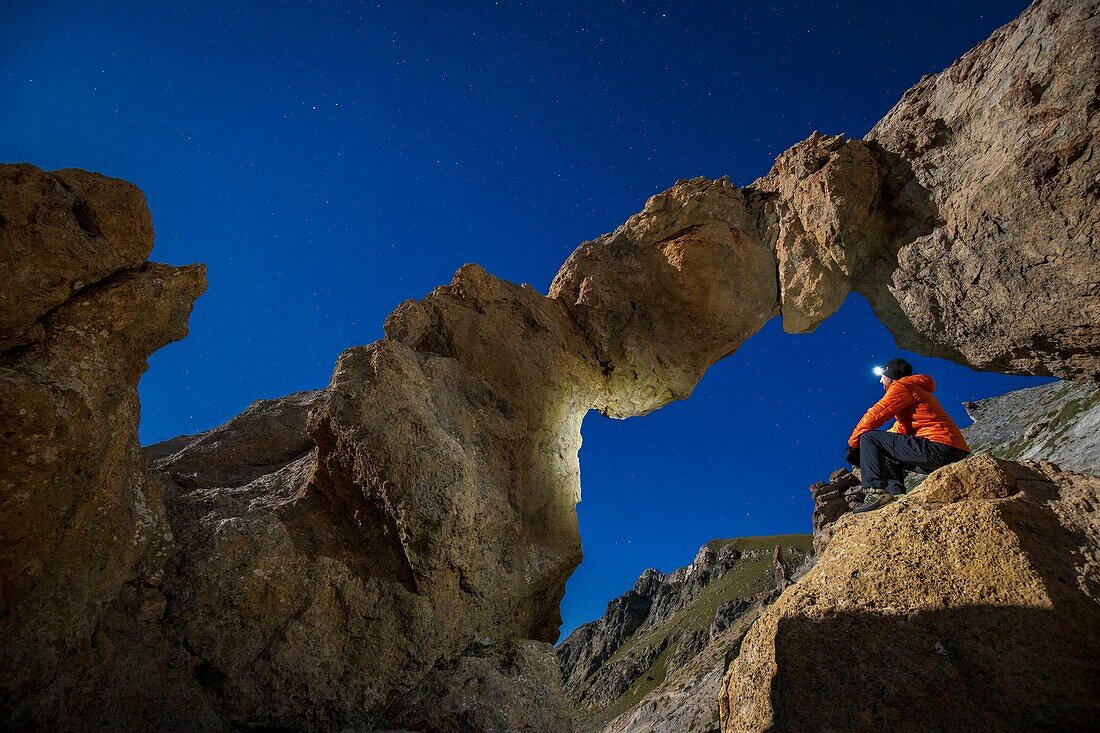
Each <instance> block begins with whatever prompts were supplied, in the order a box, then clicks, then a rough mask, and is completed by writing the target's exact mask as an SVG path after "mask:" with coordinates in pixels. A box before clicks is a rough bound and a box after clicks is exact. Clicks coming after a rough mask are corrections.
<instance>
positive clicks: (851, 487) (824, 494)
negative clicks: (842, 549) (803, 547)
mask: <svg viewBox="0 0 1100 733" xmlns="http://www.w3.org/2000/svg"><path fill="white" fill-rule="evenodd" d="M856 470H857V471H858V470H859V469H858V468H857V469H856ZM810 493H812V494H813V497H814V512H813V517H812V519H811V522H812V524H813V529H814V554H815V555H820V554H821V552H822V550H824V549H825V546H826V545H828V544H829V540H830V539H832V537H833V528H834V527H835V526H836V521H837V520H838V519H840V518H841V516H843V515H845V514H847V513H848V512H849V511H851V510H852V509H855V508H856V507H857V506H859V505H860V504H862V503H863V491H862V490H861V489H860V486H859V476H858V475H856V474H854V473H852V472H850V471H849V470H848V469H846V468H838V469H837V470H835V471H833V472H832V474H830V475H829V480H828V481H819V482H817V483H816V484H814V485H812V486H811V487H810Z"/></svg>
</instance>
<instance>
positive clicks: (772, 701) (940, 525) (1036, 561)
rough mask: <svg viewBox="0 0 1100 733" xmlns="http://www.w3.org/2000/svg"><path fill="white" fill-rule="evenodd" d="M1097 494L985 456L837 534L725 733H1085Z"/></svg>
mask: <svg viewBox="0 0 1100 733" xmlns="http://www.w3.org/2000/svg"><path fill="white" fill-rule="evenodd" d="M1097 507H1100V479H1098V478H1095V477H1086V476H1083V475H1080V474H1071V473H1067V472H1063V471H1061V470H1059V469H1058V468H1057V467H1055V466H1053V465H1052V464H1049V463H1031V464H1023V465H1022V464H1017V463H1012V462H1008V461H1002V460H1000V459H997V458H994V457H992V456H990V455H988V454H985V455H977V456H973V457H971V458H967V459H965V460H963V461H961V462H959V463H956V464H952V465H951V466H948V467H946V468H943V469H940V470H939V471H936V472H935V473H933V474H932V475H931V476H930V477H929V478H928V479H926V480H925V482H924V483H923V484H922V485H921V486H920V487H919V488H918V489H917V490H916V491H915V492H914V493H913V494H912V495H911V496H907V497H906V498H903V499H901V500H900V501H897V502H895V503H893V504H890V505H888V506H886V507H884V508H882V509H879V510H877V511H874V512H869V513H867V514H849V515H846V516H844V517H842V518H841V519H840V521H839V522H838V524H837V527H836V529H835V532H834V535H833V538H832V541H831V542H830V543H829V545H828V547H827V548H826V549H825V552H824V554H823V555H822V556H821V558H820V559H819V560H818V561H817V563H816V565H814V567H813V569H812V570H810V571H809V573H807V574H806V575H805V576H804V577H803V578H802V579H801V580H800V581H799V582H798V583H796V584H795V585H793V586H791V587H790V588H789V589H788V590H787V591H786V592H785V593H784V594H783V595H782V596H780V598H779V600H778V601H776V603H775V604H774V605H773V606H772V607H771V608H769V609H767V610H766V611H765V612H764V614H763V615H762V616H761V618H760V620H759V621H758V622H757V623H756V624H754V625H753V627H752V629H750V631H749V632H748V634H747V635H746V637H745V639H744V641H743V643H742V645H741V647H740V653H739V655H738V656H737V658H736V660H735V661H734V662H733V664H732V665H731V666H730V669H729V671H728V673H727V674H726V677H725V681H724V687H723V689H722V694H721V698H720V701H721V709H722V730H723V731H724V732H726V733H728V732H731V731H762V730H856V731H864V730H866V731H877V730H979V729H980V730H1086V729H1088V728H1090V727H1091V726H1092V724H1093V723H1092V722H1090V721H1093V722H1094V721H1095V720H1097V716H1098V715H1100V700H1098V699H1097V697H1096V695H1095V694H1093V690H1092V688H1091V680H1093V679H1095V678H1096V675H1097V674H1098V673H1100V637H1098V636H1097V634H1096V629H1097V628H1098V624H1100V563H1098V561H1097V548H1098V547H1100V513H1098V512H1097Z"/></svg>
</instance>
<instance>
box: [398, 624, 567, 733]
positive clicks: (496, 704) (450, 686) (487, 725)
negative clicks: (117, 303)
mask: <svg viewBox="0 0 1100 733" xmlns="http://www.w3.org/2000/svg"><path fill="white" fill-rule="evenodd" d="M486 651H488V650H486ZM557 671H558V665H557V659H556V658H555V657H554V650H553V648H552V647H551V646H550V645H549V644H542V643H539V642H534V641H526V642H519V643H517V644H515V645H514V646H513V647H512V648H510V649H508V650H506V651H504V652H496V653H494V654H488V653H484V654H479V653H477V652H476V651H474V652H473V653H471V654H467V655H466V656H464V657H462V658H461V659H460V660H458V661H457V662H454V663H453V666H452V665H451V664H446V663H445V664H442V665H439V666H438V668H437V669H436V670H433V671H432V672H431V673H429V675H428V677H427V680H426V681H425V682H424V683H423V684H422V685H421V686H420V688H419V689H418V690H417V691H416V692H414V693H411V694H409V695H406V696H405V697H403V698H401V699H400V700H399V701H398V703H397V707H399V708H400V709H401V710H402V712H401V713H400V714H399V715H398V716H396V718H394V720H393V721H392V723H391V724H392V725H400V726H402V727H403V728H407V729H409V730H415V731H426V732H429V731H430V733H469V732H470V731H479V733H549V732H550V731H568V730H571V729H572V726H573V721H572V718H571V715H572V713H571V711H570V709H569V706H568V705H567V704H566V702H565V698H563V697H562V696H560V695H552V694H547V689H546V680H550V679H553V678H554V676H555V675H556V674H557Z"/></svg>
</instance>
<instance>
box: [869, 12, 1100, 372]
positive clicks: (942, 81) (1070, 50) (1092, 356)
mask: <svg viewBox="0 0 1100 733" xmlns="http://www.w3.org/2000/svg"><path fill="white" fill-rule="evenodd" d="M1098 137H1100V14H1098V3H1097V2H1096V0H1051V1H1041V2H1036V3H1034V4H1033V5H1032V6H1031V7H1030V8H1028V9H1027V10H1026V11H1025V12H1024V13H1023V14H1022V15H1021V16H1020V17H1019V18H1018V19H1017V20H1015V21H1013V22H1012V23H1010V24H1009V25H1007V26H1005V27H1004V28H1001V29H1000V30H998V31H997V32H996V33H994V34H993V36H992V37H991V38H989V39H988V40H987V41H985V42H984V43H982V44H980V45H979V46H978V47H976V48H975V49H974V50H972V51H970V52H969V53H967V54H966V55H965V56H963V57H962V58H961V59H959V60H958V61H956V62H955V63H954V64H952V65H951V67H950V68H949V69H947V70H946V71H944V72H943V73H941V74H937V75H936V76H932V77H925V78H924V79H922V80H921V82H920V83H918V84H917V85H916V86H915V87H913V88H912V89H910V90H909V91H908V92H906V94H905V96H904V97H902V100H901V101H900V102H899V103H898V104H897V106H895V107H894V109H893V110H891V111H890V113H889V114H887V115H886V117H885V118H883V120H882V121H881V122H879V123H878V124H877V125H876V126H875V128H874V129H873V130H872V131H871V133H870V134H869V135H868V137H867V140H868V143H869V144H871V145H872V146H875V147H879V146H881V148H882V149H883V150H884V151H886V153H887V154H888V155H894V156H898V157H899V162H898V165H897V166H895V167H894V169H892V170H891V171H889V172H888V174H887V178H888V179H889V178H890V177H897V176H898V175H899V173H900V172H901V171H900V170H899V168H904V174H905V175H909V173H910V170H911V173H912V176H913V178H912V180H911V181H909V182H908V183H906V184H905V186H904V188H902V189H901V191H900V192H899V195H912V196H916V195H918V192H919V195H920V196H928V197H929V199H930V202H931V203H932V205H933V207H934V210H935V218H936V221H935V226H934V228H933V229H932V230H931V231H930V232H928V233H925V234H922V235H921V236H919V237H917V238H916V239H914V240H913V241H912V242H911V243H909V244H907V245H905V246H904V247H902V248H901V249H900V250H899V251H898V252H897V265H896V268H895V269H894V270H893V272H892V274H891V276H890V277H889V278H885V279H882V278H875V279H864V278H861V279H860V281H859V282H858V283H856V287H857V289H859V290H860V291H861V292H863V293H864V294H865V295H867V297H868V299H869V300H870V301H871V304H872V306H873V307H874V309H875V312H876V313H877V314H878V316H879V318H881V319H882V320H883V322H884V323H885V324H886V325H887V327H888V328H890V330H891V332H892V333H893V334H894V336H895V338H897V339H898V343H899V345H900V346H903V347H906V348H915V349H918V350H920V351H921V352H922V353H927V354H931V355H935V356H943V357H946V358H953V359H955V360H957V361H962V362H964V363H967V364H970V365H971V366H974V367H977V368H981V369H995V370H997V371H1003V372H1014V373H1032V374H1053V375H1057V376H1062V377H1073V378H1081V377H1083V376H1091V377H1092V378H1093V379H1097V378H1100V364H1098V358H1097V357H1098V354H1100V242H1098V241H1097V231H1098V230H1100V206H1098V203H1100V155H1098V154H1097V151H1096V146H1097V143H1098V140H1097V138H1098Z"/></svg>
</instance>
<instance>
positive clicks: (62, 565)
mask: <svg viewBox="0 0 1100 733" xmlns="http://www.w3.org/2000/svg"><path fill="white" fill-rule="evenodd" d="M152 246H153V232H152V228H151V226H150V223H149V214H148V211H147V209H146V208H145V199H144V196H142V194H141V192H140V191H138V190H137V189H136V188H135V187H134V186H132V185H130V184H128V183H125V182H123V181H118V180H114V179H109V178H104V177H102V176H97V175H93V174H89V173H85V172H84V171H75V170H66V171H57V172H56V173H44V172H43V171H40V170H38V169H37V168H34V167H33V166H26V165H20V166H3V167H0V264H2V269H3V271H4V273H5V281H4V286H3V295H4V297H3V299H2V300H0V341H2V342H3V343H4V344H5V346H6V348H4V350H3V351H2V352H0V429H2V432H3V436H4V439H3V443H2V448H0V502H2V507H3V511H2V512H0V588H2V593H0V599H2V600H0V603H2V606H3V608H2V612H0V689H2V690H3V700H4V717H5V718H7V719H8V722H9V723H12V722H16V723H18V724H21V725H27V724H29V723H30V722H32V721H36V720H37V721H41V720H44V719H45V716H44V715H43V713H44V711H46V710H50V709H58V711H59V713H60V715H62V716H64V715H69V714H73V715H76V716H78V717H81V716H82V713H81V712H80V711H81V709H82V708H83V706H85V705H87V704H89V701H90V700H94V699H95V697H96V696H97V695H102V696H103V697H104V698H106V702H108V703H110V702H114V701H115V696H116V695H117V694H122V693H121V687H124V686H125V684H126V683H128V682H132V681H133V680H134V678H135V677H140V675H141V671H140V670H139V669H138V668H137V667H136V666H131V665H130V664H129V662H132V661H135V660H134V657H131V656H130V655H135V656H136V657H140V652H138V651H135V649H134V645H133V644H131V643H130V641H131V639H130V638H129V636H128V633H125V632H123V633H117V632H118V629H119V627H120V626H133V625H141V624H145V623H150V624H155V623H156V619H157V613H158V611H157V604H158V603H160V602H161V601H160V599H159V597H158V594H157V592H156V590H155V588H156V587H157V586H158V585H159V583H160V582H161V580H162V578H163V573H164V570H163V567H164V560H165V555H166V553H167V551H168V546H169V540H170V534H169V531H168V526H167V521H166V518H165V512H164V504H163V501H162V493H163V487H162V485H161V483H160V482H159V481H158V480H157V479H156V478H155V477H153V476H151V475H150V474H149V471H148V470H147V468H146V464H145V459H144V457H143V456H142V454H141V451H140V449H139V448H138V443H137V425H138V411H139V407H138V395H137V382H138V379H139V377H140V376H141V374H142V372H144V371H145V368H146V358H147V357H148V356H149V355H150V354H151V353H152V352H153V351H155V350H156V349H158V348H160V347H161V346H163V345H164V344H167V343H169V342H171V341H175V340H177V339H180V338H182V337H183V336H184V335H186V333H187V318H188V315H189V313H190V311H191V304H192V302H193V301H194V300H195V298H196V297H198V296H199V295H200V294H201V293H202V292H203V290H205V288H206V281H205V277H204V274H203V268H202V267H200V266H191V267H169V266H166V265H158V264H155V263H151V262H146V261H145V258H146V257H147V256H148V254H149V251H150V250H151V249H152ZM123 617H127V620H123ZM124 660H125V661H124ZM132 675H133V677H132ZM177 681H178V680H177ZM47 682H48V684H47ZM185 694H186V693H183V692H181V695H180V697H181V698H182V699H181V700H180V704H182V705H184V706H187V705H189V704H190V701H187V700H186V698H185ZM200 707H201V705H200V706H197V708H196V715H197V716H198V717H200V718H201V713H199V712H198V708H200Z"/></svg>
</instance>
